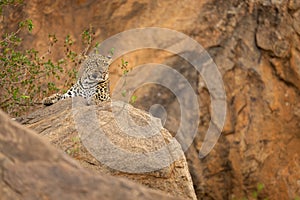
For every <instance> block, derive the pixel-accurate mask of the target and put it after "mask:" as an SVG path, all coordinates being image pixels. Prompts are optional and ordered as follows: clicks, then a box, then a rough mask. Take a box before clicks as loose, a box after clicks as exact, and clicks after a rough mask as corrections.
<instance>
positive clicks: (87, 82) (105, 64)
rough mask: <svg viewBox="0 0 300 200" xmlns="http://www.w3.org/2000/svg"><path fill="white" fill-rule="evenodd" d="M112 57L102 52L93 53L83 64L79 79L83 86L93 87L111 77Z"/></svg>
mask: <svg viewBox="0 0 300 200" xmlns="http://www.w3.org/2000/svg"><path fill="white" fill-rule="evenodd" d="M111 61H112V60H111V58H110V57H107V56H102V55H100V54H91V55H89V56H88V58H87V59H86V60H85V61H84V62H83V64H82V69H83V71H82V73H81V76H80V77H79V81H80V83H81V85H82V87H83V88H92V87H95V86H96V85H97V84H99V83H102V82H106V81H108V79H109V73H108V68H109V65H110V64H111Z"/></svg>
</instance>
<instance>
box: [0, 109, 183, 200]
mask: <svg viewBox="0 0 300 200" xmlns="http://www.w3.org/2000/svg"><path fill="white" fill-rule="evenodd" d="M0 194H1V195H0V199H1V200H11V199H16V200H17V199H20V200H21V199H22V200H23V199H49V200H50V199H53V200H54V199H178V198H175V197H171V196H167V195H166V194H164V193H162V192H159V191H155V190H151V189H149V188H146V187H143V186H141V185H139V184H136V183H133V182H131V181H129V180H125V179H123V178H116V177H112V176H109V175H104V174H98V175H95V174H94V173H91V172H89V171H88V170H85V169H84V168H82V167H81V166H80V165H79V164H78V163H76V162H75V161H74V160H72V159H71V158H70V157H68V156H67V155H66V154H64V153H62V152H61V151H58V150H57V149H56V148H54V147H53V146H51V145H50V144H49V143H48V142H46V140H45V139H43V138H42V137H40V136H38V135H37V134H36V133H35V132H33V131H32V130H29V129H27V128H25V127H24V126H21V125H19V124H17V123H16V122H13V121H12V120H11V119H10V118H9V117H8V116H7V115H5V114H4V113H3V112H2V111H0Z"/></svg>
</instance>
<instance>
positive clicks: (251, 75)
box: [3, 0, 300, 199]
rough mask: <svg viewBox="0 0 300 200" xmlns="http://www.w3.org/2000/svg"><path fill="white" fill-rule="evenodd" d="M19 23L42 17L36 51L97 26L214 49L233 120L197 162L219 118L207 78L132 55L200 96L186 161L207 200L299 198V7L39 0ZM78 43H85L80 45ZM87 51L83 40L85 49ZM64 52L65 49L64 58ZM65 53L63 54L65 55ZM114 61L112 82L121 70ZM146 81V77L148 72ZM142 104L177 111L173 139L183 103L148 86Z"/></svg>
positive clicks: (156, 58)
mask: <svg viewBox="0 0 300 200" xmlns="http://www.w3.org/2000/svg"><path fill="white" fill-rule="evenodd" d="M7 16H9V17H10V18H9V20H10V21H8V22H7V23H4V25H5V26H4V27H3V28H7V27H9V26H10V25H11V24H13V23H10V22H16V21H18V18H20V17H22V16H28V17H30V18H33V22H34V23H35V24H36V28H35V30H34V32H33V34H32V35H28V36H27V40H26V41H27V42H28V46H29V47H32V46H33V47H37V48H38V49H41V50H45V49H46V46H47V44H46V43H45V39H46V38H47V35H48V34H49V33H52V32H55V33H57V35H61V38H62V37H63V36H64V35H65V34H67V33H69V34H71V35H72V36H73V37H75V38H79V37H80V36H79V33H80V32H81V30H82V29H83V28H88V27H89V24H92V25H93V26H94V27H95V28H96V30H95V33H96V37H97V39H98V40H99V41H102V40H104V39H106V38H107V37H109V36H111V35H113V34H116V33H118V32H121V31H124V30H126V29H130V28H137V27H147V26H157V27H164V28H171V29H174V30H177V31H181V32H183V33H185V34H187V35H188V36H190V37H192V38H193V39H195V40H196V41H198V42H199V43H200V44H201V45H202V46H203V47H205V48H206V49H207V50H208V52H209V53H210V55H211V56H212V57H213V59H214V60H215V62H216V64H217V65H218V66H219V68H220V70H221V73H222V75H223V80H224V84H225V87H226V92H227V103H228V113H227V123H226V125H225V127H224V129H223V134H222V136H221V138H220V139H219V141H218V144H217V145H216V146H215V148H214V149H213V151H212V152H211V153H210V154H209V155H208V156H207V157H206V158H204V159H201V160H199V159H198V151H199V149H200V147H201V144H202V141H203V135H204V134H205V132H206V130H207V127H208V124H209V123H208V122H209V119H210V114H209V113H210V108H209V105H210V99H209V93H208V90H207V88H206V87H205V84H204V82H203V80H202V79H201V77H200V76H199V75H198V74H197V73H195V70H192V67H191V66H189V65H188V64H187V63H186V62H184V61H182V59H179V58H174V57H171V58H170V57H169V55H168V54H165V53H163V52H162V51H154V50H144V51H138V52H134V53H131V54H128V55H126V56H125V59H127V60H128V61H129V63H130V65H131V66H135V65H137V64H143V63H149V62H152V63H153V62H161V63H166V64H168V65H170V66H172V67H174V68H175V69H177V70H178V71H179V72H180V73H182V74H183V75H184V76H185V77H186V78H187V79H188V80H189V81H190V82H191V85H192V87H193V88H194V90H195V91H196V92H197V93H198V98H199V100H200V109H201V111H202V112H201V118H200V120H201V121H200V122H201V123H200V127H199V130H198V133H199V134H198V136H197V137H196V138H195V141H194V143H193V145H192V146H191V147H190V149H189V151H188V152H186V156H187V159H188V163H189V168H190V171H191V174H192V178H193V182H194V185H195V190H196V193H197V197H198V199H232V198H234V197H235V198H237V199H241V198H243V197H248V198H251V197H252V192H253V191H254V190H256V189H255V188H256V185H257V184H258V183H263V184H264V185H265V189H264V190H263V192H262V193H261V194H260V195H259V198H268V199H295V197H296V196H297V195H298V196H299V194H300V173H299V172H300V166H299V163H300V156H299V152H300V136H299V124H300V123H299V120H300V103H299V102H300V96H299V87H300V81H299V80H300V77H299V57H300V48H299V47H300V36H299V35H300V28H299V27H300V1H299V0H281V1H275V0H244V1H240V0H227V1H221V0H214V1H208V0H204V1H196V0H195V1H188V0H186V1H178V2H176V3H174V1H171V0H167V1H152V0H142V1H135V0H128V1H117V0H115V1H114V0H113V1H109V2H107V1H101V2H96V1H91V0H86V1H84V0H80V1H73V2H72V3H69V2H66V1H55V3H53V1H50V0H49V1H47V0H46V1H37V0H36V1H30V2H28V3H27V5H26V6H24V7H21V8H19V10H18V12H7ZM78 40H79V39H78ZM76 45H77V46H78V48H79V47H80V46H81V44H80V43H76ZM57 55H59V51H58V53H57ZM58 57H59V56H58ZM118 63H120V62H119V61H116V63H115V64H113V65H112V68H111V70H112V71H111V73H112V76H111V77H112V86H114V84H115V82H116V80H118V78H119V76H120V74H121V72H120V71H118V70H117V68H118V67H117V65H118ZM143 76H145V78H146V76H147V74H145V75H143ZM137 96H138V99H137V102H136V106H137V107H139V108H142V109H145V110H148V109H149V108H150V105H152V104H154V103H156V104H161V105H163V106H165V109H166V111H167V112H168V118H167V120H166V124H165V127H166V128H167V129H168V130H170V132H172V133H173V134H175V133H176V130H177V129H178V125H179V123H180V118H179V117H178V116H180V110H179V109H178V107H179V104H178V102H177V101H176V97H175V96H174V95H173V94H172V93H171V92H169V91H168V90H167V89H165V88H161V87H154V86H150V87H142V88H140V89H139V90H138V91H137Z"/></svg>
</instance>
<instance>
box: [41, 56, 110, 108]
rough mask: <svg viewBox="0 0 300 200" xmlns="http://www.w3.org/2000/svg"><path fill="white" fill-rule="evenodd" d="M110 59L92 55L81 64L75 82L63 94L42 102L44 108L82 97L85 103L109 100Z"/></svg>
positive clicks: (52, 96) (54, 95) (57, 94)
mask: <svg viewBox="0 0 300 200" xmlns="http://www.w3.org/2000/svg"><path fill="white" fill-rule="evenodd" d="M110 63H111V58H110V57H106V56H102V55H100V54H92V55H90V56H88V58H87V59H86V60H85V61H84V62H83V64H82V73H81V75H80V76H79V78H78V80H77V82H76V83H75V84H74V85H73V86H72V87H71V88H70V89H69V90H68V91H67V92H66V93H64V94H59V93H56V94H53V95H51V96H49V97H47V98H45V99H44V100H43V104H44V105H46V106H49V105H52V104H54V103H56V102H58V101H60V100H63V99H67V98H72V97H77V96H80V97H83V98H85V99H87V102H88V103H89V104H90V103H91V102H94V103H97V102H99V101H100V102H101V101H107V100H110V90H109V72H108V68H109V65H110Z"/></svg>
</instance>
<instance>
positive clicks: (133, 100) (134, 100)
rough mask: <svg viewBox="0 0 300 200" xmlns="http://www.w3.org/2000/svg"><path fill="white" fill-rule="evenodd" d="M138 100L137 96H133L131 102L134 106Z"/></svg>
mask: <svg viewBox="0 0 300 200" xmlns="http://www.w3.org/2000/svg"><path fill="white" fill-rule="evenodd" d="M136 100H137V96H135V95H132V96H131V100H130V102H131V103H132V104H134V103H135V102H136Z"/></svg>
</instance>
